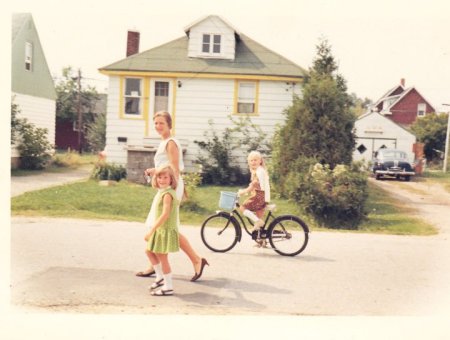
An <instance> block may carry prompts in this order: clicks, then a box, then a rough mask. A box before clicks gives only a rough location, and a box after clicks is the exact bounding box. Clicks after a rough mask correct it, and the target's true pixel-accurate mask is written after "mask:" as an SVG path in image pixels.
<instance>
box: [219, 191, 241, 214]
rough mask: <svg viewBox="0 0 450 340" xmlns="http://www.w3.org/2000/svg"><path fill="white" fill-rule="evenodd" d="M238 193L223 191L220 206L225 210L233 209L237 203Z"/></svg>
mask: <svg viewBox="0 0 450 340" xmlns="http://www.w3.org/2000/svg"><path fill="white" fill-rule="evenodd" d="M236 200H237V194H236V193H235V192H229V191H221V192H220V200H219V207H220V208H221V209H225V210H233V209H234V205H235V204H236Z"/></svg>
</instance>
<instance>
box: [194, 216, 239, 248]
mask: <svg viewBox="0 0 450 340" xmlns="http://www.w3.org/2000/svg"><path fill="white" fill-rule="evenodd" d="M238 230H239V225H238V223H237V221H236V220H235V218H234V217H233V216H230V214H228V213H218V214H216V215H212V216H210V217H208V218H207V219H206V220H205V221H204V222H203V224H202V227H201V230H200V234H201V237H202V241H203V243H204V244H205V246H206V247H208V248H209V249H210V250H212V251H215V252H219V253H225V252H227V251H229V250H230V249H232V248H233V247H234V246H235V245H236V243H237V242H238V241H239V232H238Z"/></svg>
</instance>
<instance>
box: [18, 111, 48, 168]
mask: <svg viewBox="0 0 450 340" xmlns="http://www.w3.org/2000/svg"><path fill="white" fill-rule="evenodd" d="M19 131H20V142H19V143H20V144H19V145H18V147H17V149H18V150H19V153H20V168H22V169H29V170H40V169H44V168H45V167H47V165H48V163H49V161H50V159H51V153H52V150H53V148H52V145H51V144H50V142H49V141H48V139H47V129H44V128H39V127H36V126H34V125H33V124H31V123H29V122H28V120H27V119H25V118H23V119H20V129H19Z"/></svg>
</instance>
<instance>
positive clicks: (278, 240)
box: [268, 215, 309, 256]
mask: <svg viewBox="0 0 450 340" xmlns="http://www.w3.org/2000/svg"><path fill="white" fill-rule="evenodd" d="M308 238H309V228H308V226H307V225H306V223H305V222H303V221H302V220H301V219H299V218H298V217H297V216H293V215H284V216H279V217H277V218H276V219H275V220H274V221H273V222H272V223H271V224H270V226H269V230H268V239H269V242H270V245H271V246H272V248H273V249H274V250H275V251H276V252H277V253H278V254H280V255H284V256H295V255H298V254H300V253H301V252H302V251H303V250H305V248H306V245H307V244H308Z"/></svg>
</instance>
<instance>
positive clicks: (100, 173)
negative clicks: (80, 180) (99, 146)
mask: <svg viewBox="0 0 450 340" xmlns="http://www.w3.org/2000/svg"><path fill="white" fill-rule="evenodd" d="M91 177H92V178H94V179H98V180H100V181H104V180H112V181H120V180H121V179H122V178H126V177H127V170H126V169H125V168H124V167H123V166H122V165H117V164H113V163H106V162H98V163H97V164H96V165H95V167H94V170H93V171H92V175H91Z"/></svg>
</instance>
